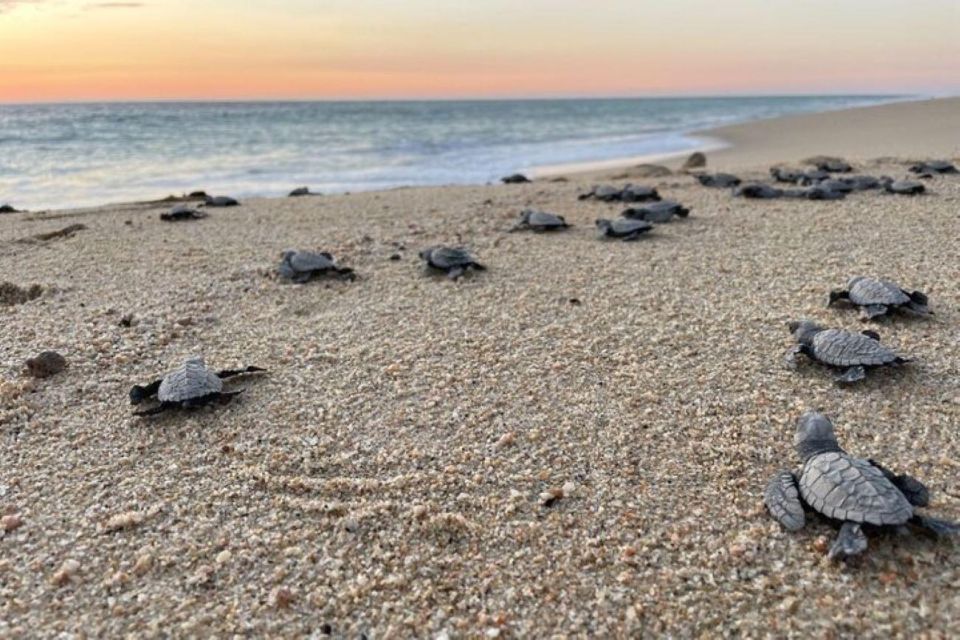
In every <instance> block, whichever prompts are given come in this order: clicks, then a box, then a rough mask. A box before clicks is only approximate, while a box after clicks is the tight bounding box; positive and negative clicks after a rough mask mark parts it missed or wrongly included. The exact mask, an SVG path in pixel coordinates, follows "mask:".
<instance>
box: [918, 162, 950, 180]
mask: <svg viewBox="0 0 960 640" xmlns="http://www.w3.org/2000/svg"><path fill="white" fill-rule="evenodd" d="M910 172H911V173H916V174H917V175H919V176H921V177H927V178H932V177H933V176H935V175H941V174H944V173H960V171H957V168H956V167H955V166H954V165H953V163H952V162H950V161H948V160H928V161H926V162H919V163H917V164H915V165H913V166H912V167H910Z"/></svg>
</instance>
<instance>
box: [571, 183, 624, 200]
mask: <svg viewBox="0 0 960 640" xmlns="http://www.w3.org/2000/svg"><path fill="white" fill-rule="evenodd" d="M622 192H623V189H617V188H616V187H611V186H610V185H608V184H603V185H598V186H594V187H591V189H590V191H587V192H586V193H581V194H580V195H579V196H577V199H578V200H590V199H593V200H600V201H601V202H617V201H618V200H620V195H621V193H622Z"/></svg>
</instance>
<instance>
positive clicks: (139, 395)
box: [130, 384, 150, 404]
mask: <svg viewBox="0 0 960 640" xmlns="http://www.w3.org/2000/svg"><path fill="white" fill-rule="evenodd" d="M149 397H150V393H149V392H148V391H147V389H146V388H145V387H141V386H140V385H139V384H135V385H133V388H131V389H130V404H140V403H141V402H143V401H144V400H146V399H147V398H149Z"/></svg>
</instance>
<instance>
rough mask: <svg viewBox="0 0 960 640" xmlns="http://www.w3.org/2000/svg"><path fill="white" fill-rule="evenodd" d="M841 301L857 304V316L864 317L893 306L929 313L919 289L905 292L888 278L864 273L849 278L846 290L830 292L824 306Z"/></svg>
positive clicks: (923, 313) (872, 315) (890, 308)
mask: <svg viewBox="0 0 960 640" xmlns="http://www.w3.org/2000/svg"><path fill="white" fill-rule="evenodd" d="M841 300H846V301H848V302H850V304H853V305H856V306H858V307H860V315H861V317H862V318H863V319H864V320H870V319H873V318H877V317H880V316H885V315H888V314H890V313H891V312H893V311H894V310H895V309H903V310H905V311H909V312H912V313H915V314H918V315H924V316H926V315H932V314H933V312H932V311H930V308H929V306H928V305H929V300H928V299H927V296H926V294H924V293H923V292H922V291H912V292H911V291H907V290H906V289H903V288H902V287H900V286H899V285H897V284H894V283H893V282H890V281H889V280H878V279H877V278H868V277H866V276H855V277H853V278H850V280H848V281H847V288H846V289H835V290H833V291H831V292H830V302H828V303H827V306H828V307H829V306H831V305H833V304H834V303H835V302H839V301H841Z"/></svg>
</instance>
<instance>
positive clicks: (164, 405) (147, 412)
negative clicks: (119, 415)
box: [133, 402, 177, 417]
mask: <svg viewBox="0 0 960 640" xmlns="http://www.w3.org/2000/svg"><path fill="white" fill-rule="evenodd" d="M176 404H177V403H176V402H161V403H160V404H158V405H157V406H155V407H153V408H152V409H144V410H143V411H137V412H136V413H134V414H133V415H135V416H140V417H143V416H155V415H157V414H158V413H163V412H164V411H166V410H167V409H172V408H173V407H175V406H176Z"/></svg>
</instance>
